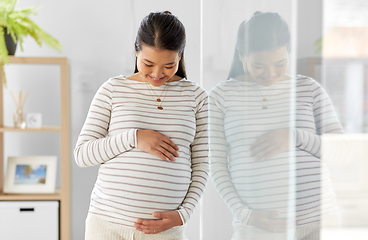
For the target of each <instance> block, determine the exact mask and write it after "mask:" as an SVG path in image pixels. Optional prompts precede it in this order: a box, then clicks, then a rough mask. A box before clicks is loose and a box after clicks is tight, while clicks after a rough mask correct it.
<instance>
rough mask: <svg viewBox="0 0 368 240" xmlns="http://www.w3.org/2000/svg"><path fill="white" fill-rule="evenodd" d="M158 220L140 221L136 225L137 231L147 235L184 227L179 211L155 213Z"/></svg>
mask: <svg viewBox="0 0 368 240" xmlns="http://www.w3.org/2000/svg"><path fill="white" fill-rule="evenodd" d="M152 215H153V216H154V217H156V218H160V219H152V220H143V219H138V220H137V221H136V222H135V223H134V226H135V229H136V230H138V231H142V232H144V233H145V234H156V233H160V232H163V231H166V230H168V229H170V228H173V227H176V226H180V225H183V222H182V221H181V218H180V216H179V213H178V212H177V211H169V212H154V213H153V214H152Z"/></svg>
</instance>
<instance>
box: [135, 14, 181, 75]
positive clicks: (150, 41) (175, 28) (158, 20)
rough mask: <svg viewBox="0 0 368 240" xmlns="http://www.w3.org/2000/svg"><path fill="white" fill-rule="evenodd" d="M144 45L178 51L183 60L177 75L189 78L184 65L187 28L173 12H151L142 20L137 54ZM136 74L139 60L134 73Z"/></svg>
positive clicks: (136, 42) (136, 43)
mask: <svg viewBox="0 0 368 240" xmlns="http://www.w3.org/2000/svg"><path fill="white" fill-rule="evenodd" d="M142 43H143V44H146V45H148V46H151V47H156V48H159V49H162V50H173V51H178V52H179V56H180V57H181V59H180V61H179V67H178V71H177V72H176V75H178V76H179V77H182V78H187V74H186V71H185V64H184V48H185V43H186V37H185V28H184V25H183V24H182V23H181V22H180V21H179V19H178V18H177V17H176V16H174V15H172V14H171V12H169V11H165V12H151V13H150V14H149V15H147V16H146V17H145V18H144V19H143V20H142V22H141V24H140V26H139V29H138V33H137V37H136V39H135V44H134V46H135V50H136V51H137V52H139V51H140V50H141V49H142ZM136 72H138V68H137V58H136V59H135V70H134V73H136Z"/></svg>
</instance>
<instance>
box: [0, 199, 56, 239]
mask: <svg viewBox="0 0 368 240" xmlns="http://www.w3.org/2000/svg"><path fill="white" fill-rule="evenodd" d="M0 239H4V240H5V239H6V240H20V239H27V240H58V239H59V202H58V201H30V202H25V201H2V202H0Z"/></svg>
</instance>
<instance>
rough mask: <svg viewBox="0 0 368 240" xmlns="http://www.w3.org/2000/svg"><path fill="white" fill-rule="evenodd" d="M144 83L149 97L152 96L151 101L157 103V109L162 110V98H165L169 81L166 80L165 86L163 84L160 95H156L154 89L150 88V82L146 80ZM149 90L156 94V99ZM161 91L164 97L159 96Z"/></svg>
mask: <svg viewBox="0 0 368 240" xmlns="http://www.w3.org/2000/svg"><path fill="white" fill-rule="evenodd" d="M146 85H147V89H148V91H149V92H150V95H151V97H152V99H153V101H155V102H156V103H157V104H158V106H157V109H159V110H163V109H164V108H163V107H162V102H163V100H164V99H165V97H166V94H167V89H168V88H169V85H170V84H169V82H167V84H166V86H165V88H164V90H162V92H161V94H160V96H157V94H156V93H155V91H154V90H153V88H152V86H151V84H150V83H148V82H146ZM151 92H152V93H153V94H154V95H155V96H156V99H155V98H154V97H153V96H152V93H151ZM163 93H165V95H164V97H163V98H161V97H162V94H163Z"/></svg>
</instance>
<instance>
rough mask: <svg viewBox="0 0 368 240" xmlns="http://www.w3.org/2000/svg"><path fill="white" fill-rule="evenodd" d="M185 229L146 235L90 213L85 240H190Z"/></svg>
mask: <svg viewBox="0 0 368 240" xmlns="http://www.w3.org/2000/svg"><path fill="white" fill-rule="evenodd" d="M185 228H186V226H185V225H183V226H178V227H173V228H171V229H169V230H166V231H164V232H160V233H156V234H144V233H143V232H141V231H137V230H135V229H134V228H128V227H124V226H121V225H118V224H114V223H110V222H109V221H106V220H104V219H102V218H99V217H98V216H95V215H93V214H90V213H89V214H88V216H87V219H86V232H85V240H188V239H187V238H186V237H185V235H184V232H185Z"/></svg>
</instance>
